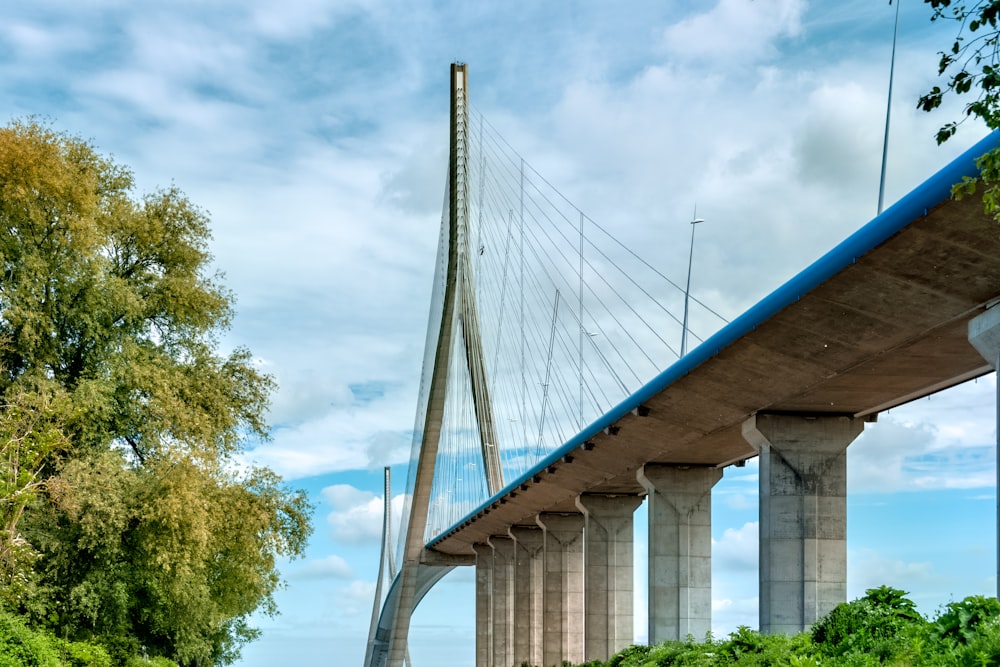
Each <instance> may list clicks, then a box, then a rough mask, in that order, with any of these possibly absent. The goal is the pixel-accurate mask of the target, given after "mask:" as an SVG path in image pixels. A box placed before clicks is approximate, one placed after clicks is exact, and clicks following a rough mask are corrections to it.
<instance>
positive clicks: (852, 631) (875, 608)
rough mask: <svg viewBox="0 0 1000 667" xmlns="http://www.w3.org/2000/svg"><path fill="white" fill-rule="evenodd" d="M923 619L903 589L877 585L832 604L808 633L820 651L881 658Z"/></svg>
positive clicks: (827, 653)
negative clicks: (848, 598) (850, 598)
mask: <svg viewBox="0 0 1000 667" xmlns="http://www.w3.org/2000/svg"><path fill="white" fill-rule="evenodd" d="M923 621H924V619H923V617H922V616H921V615H920V614H919V613H917V610H916V606H915V605H914V604H913V602H912V601H911V600H909V599H907V598H906V592H905V591H901V590H899V589H896V588H890V587H888V586H881V587H879V588H870V589H868V590H867V591H865V595H864V597H861V598H858V599H857V600H853V601H851V602H844V603H841V604H839V605H837V606H836V607H834V608H833V610H832V611H831V612H830V613H829V614H827V615H826V616H825V617H823V618H822V619H820V620H819V621H818V622H816V623H815V624H814V625H813V627H812V631H811V635H812V641H813V643H814V644H816V647H817V648H818V649H819V651H820V652H821V653H822V654H823V655H826V656H844V655H846V654H848V653H854V652H856V653H859V654H862V655H865V656H873V657H876V658H878V659H879V661H884V660H886V659H887V658H889V657H890V656H891V655H892V654H894V653H895V652H896V651H897V650H898V649H899V646H898V643H899V640H900V639H901V638H902V637H903V636H904V635H905V634H906V633H907V632H908V631H909V630H911V629H913V628H914V627H915V626H918V625H920V624H922V623H923ZM861 664H864V663H863V662H862V663H861Z"/></svg>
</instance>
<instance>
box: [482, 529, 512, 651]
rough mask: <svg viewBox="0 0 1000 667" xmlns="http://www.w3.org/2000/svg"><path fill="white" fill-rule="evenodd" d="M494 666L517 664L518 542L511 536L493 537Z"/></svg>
mask: <svg viewBox="0 0 1000 667" xmlns="http://www.w3.org/2000/svg"><path fill="white" fill-rule="evenodd" d="M488 542H489V545H490V546H491V547H492V548H493V588H492V596H493V600H492V614H493V631H492V641H493V663H492V664H493V665H495V666H496V667H503V666H504V665H513V664H515V662H514V540H513V538H511V537H510V536H508V535H493V536H491V537H490V539H489V540H488Z"/></svg>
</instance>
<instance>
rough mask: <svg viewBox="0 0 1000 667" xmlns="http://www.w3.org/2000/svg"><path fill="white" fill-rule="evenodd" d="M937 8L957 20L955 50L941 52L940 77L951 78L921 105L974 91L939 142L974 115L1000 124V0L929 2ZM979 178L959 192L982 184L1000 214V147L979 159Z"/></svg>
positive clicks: (941, 16) (933, 105)
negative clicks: (962, 114)
mask: <svg viewBox="0 0 1000 667" xmlns="http://www.w3.org/2000/svg"><path fill="white" fill-rule="evenodd" d="M924 2H925V3H927V4H928V5H930V7H931V9H932V10H933V14H932V15H931V21H952V22H954V23H955V24H956V33H955V38H954V40H953V41H952V44H951V48H949V49H946V50H944V51H941V52H940V53H939V54H938V56H939V60H938V75H939V76H943V77H945V83H944V88H943V89H942V87H941V86H934V87H933V88H931V90H930V91H928V92H927V93H926V94H925V95H922V96H921V97H920V99H919V101H918V103H917V106H918V108H920V109H923V110H924V111H932V110H934V109H937V108H938V107H940V106H941V103H942V102H943V101H944V98H945V95H947V94H952V95H957V96H966V95H968V96H969V98H967V99H970V101H968V102H966V104H965V108H964V116H963V117H962V118H960V119H958V120H952V121H948V122H946V123H945V124H944V125H942V126H941V128H940V129H939V130H938V132H937V142H938V143H939V144H940V143H944V142H945V141H947V140H948V139H950V138H951V137H952V136H954V135H955V132H957V131H958V127H959V125H961V124H962V123H963V122H964V121H965V120H966V119H968V118H979V119H980V120H982V121H983V122H984V123H985V124H986V126H987V127H989V128H990V129H991V130H995V129H997V128H1000V30H998V27H997V21H998V19H1000V0H973V1H971V2H965V1H961V0H960V1H959V2H952V0H924ZM977 164H978V166H979V169H980V176H979V178H966V179H965V180H964V181H963V182H962V183H960V184H958V185H956V186H955V188H954V193H955V194H956V195H957V196H962V195H966V194H972V193H973V192H975V191H976V188H977V185H978V184H979V183H980V182H981V183H982V184H983V186H984V189H983V204H984V206H985V209H986V212H987V213H991V214H993V215H994V216H995V217H998V216H1000V146H998V147H997V148H994V149H992V150H990V151H989V152H987V153H986V154H985V155H983V156H981V157H980V158H979V160H978V162H977Z"/></svg>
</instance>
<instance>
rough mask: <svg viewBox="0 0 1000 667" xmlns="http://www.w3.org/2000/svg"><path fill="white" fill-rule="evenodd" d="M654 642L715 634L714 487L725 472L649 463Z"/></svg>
mask: <svg viewBox="0 0 1000 667" xmlns="http://www.w3.org/2000/svg"><path fill="white" fill-rule="evenodd" d="M636 477H637V479H638V480H639V482H640V483H641V484H642V485H643V486H645V487H646V490H647V492H648V496H647V498H648V507H647V512H648V517H649V538H648V539H649V543H648V549H649V557H648V564H649V565H648V566H649V582H648V585H649V598H648V600H649V602H648V604H649V643H650V644H658V643H660V642H663V641H667V640H674V641H678V640H680V641H683V640H684V639H686V638H687V637H688V636H689V635H690V636H691V637H694V638H695V639H696V640H700V639H702V638H703V637H705V636H706V634H707V633H708V632H709V631H710V630H711V629H712V487H713V486H715V484H716V483H717V482H718V481H719V480H720V479H722V468H703V467H689V466H685V467H680V466H671V465H665V464H659V463H647V464H646V465H644V466H643V467H642V468H641V469H640V470H639V472H638V473H637V475H636Z"/></svg>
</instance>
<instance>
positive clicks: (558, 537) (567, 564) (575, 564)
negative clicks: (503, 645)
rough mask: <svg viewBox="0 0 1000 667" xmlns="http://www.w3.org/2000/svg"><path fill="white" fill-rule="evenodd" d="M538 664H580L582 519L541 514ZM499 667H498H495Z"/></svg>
mask: <svg viewBox="0 0 1000 667" xmlns="http://www.w3.org/2000/svg"><path fill="white" fill-rule="evenodd" d="M536 521H537V523H538V525H539V526H541V527H542V529H543V530H544V531H545V540H544V542H545V546H544V560H545V572H544V583H545V588H544V592H543V594H542V607H543V613H542V625H543V630H542V664H543V665H561V664H562V662H563V660H568V661H569V662H571V663H574V664H575V663H580V662H583V637H584V634H583V633H584V621H583V610H584V606H583V605H584V598H583V522H584V520H583V515H582V514H561V513H543V514H539V515H538V517H537V519H536ZM498 667H499V666H498Z"/></svg>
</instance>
